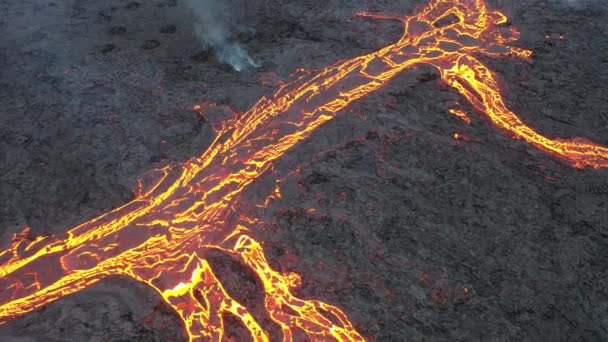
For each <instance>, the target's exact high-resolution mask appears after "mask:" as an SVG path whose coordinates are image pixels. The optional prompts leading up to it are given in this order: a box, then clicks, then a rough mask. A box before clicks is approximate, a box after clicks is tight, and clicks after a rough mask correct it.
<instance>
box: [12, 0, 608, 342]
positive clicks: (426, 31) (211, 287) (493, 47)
mask: <svg viewBox="0 0 608 342" xmlns="http://www.w3.org/2000/svg"><path fill="white" fill-rule="evenodd" d="M359 16H364V17H372V18H378V19H390V20H398V21H401V22H402V23H403V28H404V33H403V35H402V36H401V38H400V39H399V40H398V41H397V42H395V43H393V44H391V45H388V46H386V47H384V48H382V49H380V50H378V51H376V52H373V53H370V54H367V55H363V56H359V57H355V58H352V59H349V60H345V61H341V62H338V63H336V64H334V65H331V66H328V67H326V68H324V69H322V70H320V71H317V72H314V73H310V74H307V75H305V76H302V77H300V78H298V79H296V80H294V81H292V82H291V83H289V84H286V85H283V86H281V87H280V89H279V90H278V91H277V92H276V93H275V94H274V95H273V96H272V97H270V98H262V99H260V100H259V101H258V102H257V103H256V104H255V105H254V106H253V107H251V109H249V110H248V111H247V112H244V113H239V114H238V115H236V116H235V117H234V118H232V119H230V120H226V121H224V122H222V123H221V124H219V125H217V126H216V128H215V130H216V132H217V135H216V137H215V140H214V141H213V142H212V144H211V145H210V146H209V148H208V149H207V150H206V151H205V152H204V153H202V155H200V156H196V157H194V158H191V159H190V160H188V161H187V162H184V163H182V164H179V165H174V166H170V167H165V168H163V169H160V170H157V171H156V172H155V174H156V178H154V181H152V182H149V181H147V182H146V181H142V183H147V184H144V185H143V186H142V190H141V191H140V192H139V193H138V194H137V196H136V197H135V198H134V199H133V200H132V201H130V202H129V203H127V204H125V205H123V206H121V207H119V208H117V209H114V210H112V211H111V212H108V213H106V214H104V215H101V216H99V217H96V218H93V219H91V220H90V221H87V222H84V223H82V224H80V225H78V226H76V227H74V228H72V229H70V230H69V231H68V232H67V233H66V234H65V235H64V236H57V237H55V236H43V237H38V238H36V239H34V240H31V239H28V238H27V235H28V229H27V228H26V229H25V230H24V231H23V232H22V233H20V234H16V235H15V236H14V238H13V240H12V242H11V243H10V244H8V245H5V246H4V250H3V251H2V253H0V281H1V284H2V285H1V286H2V288H3V291H2V292H1V294H0V323H6V322H8V321H10V320H12V319H14V318H16V317H20V316H22V315H24V314H26V313H29V312H32V311H34V310H36V309H38V308H41V307H43V306H44V305H47V304H49V303H50V302H52V301H55V300H57V299H59V298H62V297H64V296H67V295H69V294H71V293H74V292H76V291H80V290H82V289H84V288H86V287H88V286H91V285H92V284H95V283H97V282H99V281H100V280H101V279H104V278H106V277H108V276H115V275H118V276H129V277H131V278H133V279H136V280H137V281H140V282H142V283H145V284H147V285H148V286H150V287H151V288H153V289H154V290H156V291H157V292H158V293H159V295H160V296H161V297H162V298H163V300H164V301H165V302H166V303H167V304H168V305H169V306H170V307H171V308H173V309H174V310H175V312H176V313H177V314H178V315H179V317H180V318H181V320H182V321H183V324H184V326H185V328H186V330H187V336H188V338H189V340H190V341H203V340H204V341H207V340H213V341H216V340H221V339H222V337H223V336H224V324H225V322H224V321H225V319H224V318H225V317H226V315H232V316H233V317H235V318H236V319H237V320H239V321H240V322H241V323H242V325H243V326H244V327H245V328H246V329H247V330H248V332H249V334H250V335H251V337H252V338H253V339H254V340H256V341H268V340H270V339H271V337H270V334H269V332H268V331H266V330H265V329H263V327H262V325H261V323H260V322H259V319H256V315H254V314H253V313H252V312H250V309H249V308H247V307H246V306H244V305H243V304H242V303H239V302H238V301H237V300H235V299H234V298H232V297H231V296H230V295H229V294H228V292H227V291H226V290H225V287H224V286H223V284H222V282H221V281H220V280H219V278H218V277H217V276H216V274H215V273H214V270H213V269H212V267H211V264H210V263H209V261H208V260H207V259H206V253H208V251H209V250H219V251H221V252H222V253H225V254H228V255H230V256H232V257H233V258H234V259H235V260H238V262H239V263H241V264H242V265H244V266H245V267H247V268H249V269H250V270H251V271H253V272H254V273H255V275H256V277H257V278H259V281H260V284H262V286H263V291H264V294H263V296H264V309H265V311H266V313H265V314H266V315H267V317H269V318H270V319H271V320H272V321H273V322H274V323H276V324H277V325H278V326H279V327H280V330H281V332H282V336H281V338H282V339H283V340H284V341H292V340H293V339H294V338H295V336H300V335H303V334H305V335H307V336H308V339H310V340H322V341H326V340H339V341H363V340H365V338H364V337H363V336H362V335H361V334H360V333H359V332H357V330H356V329H355V327H354V326H353V324H352V323H351V322H350V321H349V319H348V317H347V315H346V314H345V313H344V312H343V311H342V310H341V309H340V308H337V307H335V306H332V305H330V304H326V303H324V302H321V301H318V300H310V299H301V298H297V297H295V296H294V295H293V294H292V292H293V290H294V288H295V287H297V286H298V284H299V282H300V278H299V276H298V275H297V274H294V273H287V274H285V273H280V272H277V271H275V270H274V269H273V268H272V267H271V266H270V264H269V262H268V260H267V259H266V256H265V254H264V250H263V248H262V244H260V242H258V241H256V240H255V239H254V238H253V237H252V235H253V234H252V233H251V229H250V228H251V225H253V224H255V222H256V220H255V218H253V217H247V216H246V215H245V214H243V213H235V211H234V209H233V208H234V206H235V205H236V203H237V201H238V200H239V196H240V195H241V193H242V192H243V191H244V189H246V188H247V187H248V186H249V185H250V184H252V183H253V182H254V181H255V180H256V179H257V178H258V177H260V175H262V174H264V173H265V172H266V171H268V170H269V169H270V168H271V167H272V165H273V162H274V161H275V160H277V159H278V158H281V156H282V155H283V154H284V153H286V151H288V150H289V149H291V148H292V147H294V146H295V145H296V144H298V143H299V142H300V141H302V140H304V139H306V138H308V137H309V136H310V135H311V134H312V133H313V132H314V130H315V129H316V128H318V127H319V126H321V125H323V124H324V123H326V122H327V121H329V120H332V119H333V118H335V117H336V113H338V112H339V111H340V110H342V109H344V108H345V107H347V106H348V105H349V104H350V103H351V102H353V101H355V100H358V99H360V98H362V97H364V96H366V95H368V94H370V93H371V92H373V91H375V90H378V89H380V88H382V87H383V86H384V85H386V84H387V82H389V81H390V80H391V79H392V78H393V77H395V76H396V75H398V74H400V73H401V72H403V71H405V70H407V69H411V68H415V67H417V66H419V65H421V64H426V65H431V66H433V67H435V68H436V69H437V70H438V71H439V73H440V75H441V79H442V81H443V82H445V83H446V84H448V85H450V86H451V87H453V88H454V89H455V90H456V91H458V92H459V93H460V94H461V95H462V96H463V97H464V98H465V99H466V100H467V101H468V102H470V103H471V105H472V106H473V108H474V109H475V110H476V111H477V112H478V113H480V114H483V115H485V116H486V117H487V118H488V119H489V120H490V121H491V122H492V123H493V124H494V125H495V126H497V127H498V128H499V129H500V130H502V131H504V132H507V133H508V134H510V135H511V136H513V137H514V138H516V139H522V140H524V141H526V142H527V143H529V144H530V145H532V146H534V147H536V148H538V149H540V150H543V151H546V152H547V153H549V154H551V155H553V156H555V157H557V158H560V159H562V160H564V161H565V162H567V163H569V164H571V165H572V166H574V167H577V168H585V167H592V168H604V167H608V148H606V147H604V146H600V145H597V144H594V143H592V142H589V141H586V140H584V139H581V138H575V139H551V138H548V137H545V136H543V135H541V134H539V133H538V132H537V131H535V130H534V129H533V128H531V127H529V126H527V125H526V124H525V123H524V122H523V121H522V120H521V119H520V118H519V117H518V116H517V115H516V114H515V113H513V112H512V111H510V110H509V108H507V106H506V105H505V101H504V99H503V96H502V93H501V87H500V84H499V82H498V81H497V77H496V76H495V74H494V73H493V72H492V70H490V69H489V68H488V67H487V66H486V65H484V64H483V63H482V62H481V61H480V60H479V59H478V57H479V56H490V57H507V56H508V57H518V58H524V59H527V58H529V57H530V56H531V54H532V52H531V51H528V50H525V49H521V48H517V47H514V46H511V45H510V44H511V43H513V42H514V41H515V40H516V39H517V38H518V32H517V31H516V30H515V29H514V28H512V27H510V26H507V25H504V24H505V23H506V22H507V19H506V17H505V16H504V15H503V14H502V13H500V12H498V11H496V10H492V9H489V8H488V7H487V6H486V4H485V2H484V1H483V0H432V1H431V2H430V3H429V4H428V5H427V6H426V7H424V8H422V9H421V10H420V11H419V12H418V13H417V14H415V15H412V16H408V17H401V16H397V15H379V14H371V13H360V14H359ZM196 109H197V110H199V111H200V112H201V113H202V114H203V115H204V110H203V108H202V107H200V106H197V107H196ZM451 112H452V113H453V114H456V115H459V116H461V117H462V118H463V119H468V117H467V115H466V113H464V112H461V111H458V110H452V111H451ZM279 194H280V193H279ZM269 196H274V197H275V198H277V197H279V195H277V192H275V194H274V195H269ZM294 334H297V335H294ZM272 339H275V337H273V338H272Z"/></svg>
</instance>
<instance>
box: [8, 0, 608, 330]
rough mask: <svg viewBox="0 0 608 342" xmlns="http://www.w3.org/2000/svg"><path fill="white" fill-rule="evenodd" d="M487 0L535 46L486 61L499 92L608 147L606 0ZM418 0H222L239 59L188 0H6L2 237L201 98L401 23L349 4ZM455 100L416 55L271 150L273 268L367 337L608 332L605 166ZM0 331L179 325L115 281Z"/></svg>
mask: <svg viewBox="0 0 608 342" xmlns="http://www.w3.org/2000/svg"><path fill="white" fill-rule="evenodd" d="M488 3H489V5H490V6H491V7H496V8H499V9H502V10H504V12H505V13H506V14H507V16H508V17H509V18H510V22H511V23H512V24H514V25H515V26H517V27H518V28H519V29H520V30H521V32H522V37H521V39H520V41H519V42H518V45H519V46H522V47H526V48H529V49H531V50H533V51H534V56H533V62H532V63H531V64H528V63H526V62H524V61H519V60H509V59H495V60H489V59H484V61H485V62H486V63H488V65H489V66H491V68H492V69H493V70H494V71H496V72H497V73H498V74H499V77H500V79H501V81H502V85H503V88H504V90H505V94H506V98H507V101H508V105H509V106H510V107H511V108H512V109H513V110H514V111H515V112H516V113H518V114H519V115H520V116H521V117H522V118H523V119H524V120H525V121H526V122H527V123H529V124H530V125H531V126H533V127H536V128H538V129H539V130H540V131H541V132H542V133H544V134H546V135H548V136H552V137H557V136H560V137H574V136H579V137H585V138H588V139H590V140H593V141H595V142H597V143H600V144H603V145H608V84H607V83H606V82H607V80H608V57H607V56H608V39H607V38H608V20H607V19H608V2H601V1H596V2H584V1H579V2H574V1H562V2H558V1H542V0H526V1H499V0H495V1H488ZM420 4H425V1H384V0H375V1H346V0H343V1H338V0H325V1H318V0H304V1H278V0H263V1H262V0H260V1H244V0H242V1H237V0H233V1H229V2H227V3H226V6H227V8H228V9H229V12H226V11H222V12H221V13H222V16H224V17H225V18H219V19H223V23H224V25H225V28H226V33H227V36H228V37H229V38H230V39H234V40H236V41H238V42H240V44H241V46H242V47H243V48H244V49H245V50H246V51H248V52H249V54H250V56H251V57H252V58H253V60H254V61H255V62H257V63H258V64H259V67H258V68H254V69H252V70H250V71H247V72H235V71H234V70H233V69H232V68H231V67H229V66H227V65H226V64H225V63H223V62H222V60H221V59H220V58H219V57H218V56H217V55H216V54H214V53H213V51H210V50H208V47H206V46H204V45H203V44H201V41H200V37H199V36H198V35H197V34H196V32H195V29H194V26H193V24H192V13H191V11H190V9H189V7H188V6H186V4H185V3H184V2H183V1H180V0H154V1H150V2H143V1H142V2H135V1H118V0H111V1H91V0H70V1H48V0H42V1H32V0H23V1H14V0H9V1H6V0H5V1H1V2H0V32H1V33H2V34H1V35H0V108H1V109H0V110H1V114H2V115H0V179H1V181H0V201H1V202H0V227H1V230H0V233H1V238H2V241H6V242H7V243H8V241H10V238H11V235H12V234H13V233H15V232H18V231H20V230H21V229H22V228H23V226H24V225H26V224H27V225H29V226H31V228H32V232H33V234H34V235H39V234H61V233H62V232H65V231H66V230H67V229H69V228H70V227H72V226H74V225H75V224H78V223H80V222H83V221H85V220H87V219H90V218H92V217H94V216H97V215H99V214H101V213H103V212H106V211H108V210H110V209H112V208H114V207H116V206H119V205H120V204H123V203H125V202H126V201H128V200H129V199H131V198H132V197H133V191H132V189H134V187H135V184H136V182H137V179H138V178H140V177H141V176H142V175H144V174H145V173H146V172H148V171H150V170H152V169H155V168H159V167H162V166H164V165H168V164H174V163H177V162H179V161H182V160H185V159H188V158H189V157H190V156H193V155H196V154H200V152H201V151H203V150H204V149H205V147H206V146H207V145H208V144H209V143H210V142H211V139H212V138H213V134H214V133H213V131H212V130H211V128H210V125H209V123H208V122H207V121H206V120H204V119H203V118H202V117H201V116H200V115H198V114H197V113H196V112H195V111H193V110H192V107H193V105H194V104H196V103H200V102H203V101H212V102H217V103H220V104H225V105H228V106H231V107H233V108H235V109H236V110H238V111H244V110H246V109H247V108H248V107H250V106H251V105H252V104H253V103H255V101H256V100H257V99H258V98H260V96H262V95H270V94H272V93H273V91H274V90H276V86H275V85H276V84H277V83H278V82H279V81H282V80H288V79H289V74H290V73H291V72H293V71H294V70H295V69H296V68H322V67H324V66H326V65H328V64H331V63H333V62H335V61H337V60H340V59H345V58H349V57H353V56H357V55H361V54H364V53H366V52H370V51H373V50H375V49H377V48H380V47H383V46H385V45H386V44H388V43H390V42H392V41H393V40H395V39H397V38H399V36H400V34H401V27H400V24H399V23H397V22H390V21H372V20H365V19H361V18H355V17H354V16H353V14H354V13H356V12H357V11H361V10H373V11H384V12H393V13H404V14H406V13H411V11H412V10H413V8H414V7H415V6H416V5H420ZM219 19H218V20H219ZM547 35H548V38H547ZM560 35H563V36H564V39H560ZM457 101H461V102H462V99H461V97H460V96H459V95H458V94H457V93H455V92H454V91H453V90H451V89H449V88H447V87H446V86H445V85H442V84H440V82H439V81H438V75H437V73H436V72H435V71H434V70H432V69H430V68H418V69H415V70H411V71H409V72H406V73H404V74H402V75H401V76H399V77H398V78H397V79H395V80H394V81H393V82H391V83H390V84H389V85H388V86H387V87H385V88H383V89H382V90H380V91H378V92H376V93H373V94H371V95H370V96H368V97H366V98H364V99H363V100H361V101H359V102H357V103H355V104H354V105H353V106H351V107H349V108H348V109H347V110H345V111H344V112H343V113H341V114H340V116H339V117H338V118H337V119H336V120H335V121H332V122H330V123H329V124H327V125H325V126H323V127H322V128H321V129H319V130H318V131H317V132H316V133H314V134H313V136H312V138H311V139H309V140H307V141H306V142H304V143H302V144H300V145H298V146H297V147H296V148H295V149H293V150H292V151H291V152H289V153H288V154H287V155H286V156H285V157H284V158H282V159H281V160H280V161H279V162H278V164H280V165H279V166H281V167H282V168H283V169H289V167H290V166H293V165H300V166H301V169H302V172H301V173H300V174H299V175H297V176H290V177H288V178H287V181H286V182H285V184H284V186H283V189H282V193H283V199H282V200H281V201H275V202H274V203H273V204H272V205H271V207H270V208H269V209H268V210H267V212H266V213H265V217H262V218H261V219H262V221H264V222H266V228H265V229H263V230H262V229H260V230H259V231H258V232H257V234H258V235H257V237H258V238H259V239H260V240H261V241H264V245H265V250H266V252H267V255H268V257H269V258H270V260H271V261H272V263H273V266H275V267H276V268H278V269H281V270H288V271H295V272H298V273H299V274H301V275H302V278H303V284H302V286H301V287H300V288H299V289H298V290H297V291H296V293H297V294H298V295H299V296H301V297H305V298H319V299H322V300H324V301H326V302H328V303H331V304H335V305H337V306H339V307H340V308H342V309H344V311H345V312H346V313H347V314H348V316H349V318H350V319H351V321H352V322H353V323H354V324H355V325H356V327H357V328H358V330H359V331H360V332H361V333H362V334H363V335H364V336H366V337H368V338H370V339H371V340H377V341H404V340H413V341H419V340H432V341H441V340H446V341H454V340H463V341H476V340H480V341H497V340H498V341H520V340H533V341H605V340H607V339H608V273H607V266H606V260H608V197H607V196H608V171H607V170H583V171H581V170H576V169H574V168H572V167H570V166H569V165H568V164H565V163H563V162H561V161H559V160H556V159H554V158H552V157H551V156H548V155H547V154H545V153H544V152H540V151H538V150H536V149H534V148H532V147H530V146H529V145H527V144H526V143H524V142H521V141H516V140H512V139H511V138H509V137H508V136H506V135H505V134H503V133H502V132H501V131H499V130H497V129H496V128H494V127H493V126H492V125H491V124H490V123H489V122H488V121H487V120H486V119H485V118H483V117H481V116H479V115H477V114H475V113H471V117H472V121H473V122H472V125H471V126H468V125H466V124H465V123H463V122H462V121H461V120H459V119H458V118H456V117H454V116H452V115H450V114H449V113H448V109H449V108H452V107H453V106H454V103H455V102H457ZM462 108H463V109H465V110H468V111H469V112H471V108H470V107H467V105H466V104H463V105H462ZM455 132H457V133H459V134H461V135H463V136H466V137H468V138H469V139H468V140H469V141H464V140H455V139H454V138H453V135H454V133H455ZM263 186H264V184H255V185H253V186H252V189H251V190H250V192H252V193H255V192H256V190H255V188H256V187H263ZM252 196H253V195H252ZM245 198H247V196H245ZM310 209H315V210H314V211H313V210H310ZM215 259H216V260H215V264H216V265H217V267H218V269H220V270H222V272H223V273H224V274H225V275H224V277H225V279H226V282H227V283H228V285H227V288H228V290H230V291H232V292H235V293H238V292H239V291H240V292H241V293H245V294H247V295H250V296H251V297H252V298H254V297H255V298H258V297H260V293H259V290H256V286H257V285H258V284H256V281H255V279H253V278H252V276H251V274H249V273H247V272H244V271H243V270H241V269H240V268H239V267H238V266H235V265H232V264H230V262H229V261H228V260H225V259H226V258H224V257H222V256H218V257H217V258H215ZM256 296H257V297H256ZM258 299H259V298H258ZM235 329H236V328H235ZM0 339H1V340H2V341H184V340H185V334H184V332H183V327H182V326H181V323H180V321H179V319H178V318H177V316H176V315H175V314H174V313H172V312H171V311H170V310H169V309H168V307H166V306H165V305H164V304H162V303H161V299H160V297H159V296H158V295H157V294H155V293H154V292H153V291H152V290H151V289H148V288H146V287H145V286H143V285H141V284H138V283H136V282H134V281H132V280H129V279H123V278H110V279H106V280H104V281H102V282H101V283H99V284H97V285H95V286H93V287H91V288H88V289H86V290H84V291H81V292H79V293H77V294H75V295H71V296H69V297H65V298H63V299H60V300H58V301H56V302H54V303H52V304H50V305H48V306H47V307H45V308H44V309H42V310H39V311H36V312H34V313H31V314H29V315H27V316H24V317H23V318H20V319H16V320H13V321H11V322H9V323H8V324H6V325H3V326H1V327H0Z"/></svg>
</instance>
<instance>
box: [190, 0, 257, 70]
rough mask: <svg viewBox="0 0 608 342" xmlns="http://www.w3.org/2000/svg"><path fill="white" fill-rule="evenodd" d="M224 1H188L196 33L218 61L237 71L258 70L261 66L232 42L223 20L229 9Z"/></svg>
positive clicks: (236, 43) (237, 44)
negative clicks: (223, 3)
mask: <svg viewBox="0 0 608 342" xmlns="http://www.w3.org/2000/svg"><path fill="white" fill-rule="evenodd" d="M222 2H224V1H223V0H187V3H188V6H189V7H190V9H191V10H192V13H193V14H194V23H193V24H194V31H195V34H196V36H197V37H198V38H199V39H200V40H201V43H202V44H203V46H204V47H207V48H209V49H211V50H213V52H214V53H215V55H216V56H217V58H218V59H220V60H221V61H222V62H224V63H227V64H228V65H230V66H232V68H233V69H234V70H235V71H243V70H246V69H249V68H256V67H258V66H259V65H258V64H257V63H256V62H255V61H254V60H253V58H251V57H250V56H249V54H248V53H247V51H245V50H244V49H243V48H242V47H241V46H240V45H239V43H238V42H236V41H233V40H230V39H229V38H228V37H229V36H228V31H227V30H226V27H225V25H224V23H223V22H222V18H223V17H224V15H225V14H226V13H227V8H226V6H225V5H222V4H221V3H222Z"/></svg>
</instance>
